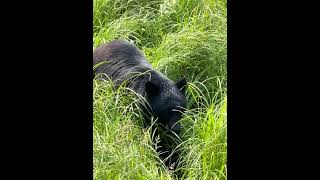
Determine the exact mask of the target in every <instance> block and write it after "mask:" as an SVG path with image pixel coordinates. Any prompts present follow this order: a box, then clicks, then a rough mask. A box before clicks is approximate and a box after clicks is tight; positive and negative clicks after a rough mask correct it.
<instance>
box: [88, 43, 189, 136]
mask: <svg viewBox="0 0 320 180" xmlns="http://www.w3.org/2000/svg"><path fill="white" fill-rule="evenodd" d="M99 63H101V65H98V66H97V68H96V69H95V70H94V74H100V73H104V74H106V75H107V76H108V77H109V78H111V79H112V80H113V81H114V82H115V84H116V85H119V84H121V83H122V82H123V81H125V80H130V83H129V84H128V86H129V87H130V88H131V89H133V90H134V91H135V92H137V93H139V94H141V95H142V96H144V97H146V100H147V102H148V103H149V105H150V106H151V111H152V112H153V115H154V117H155V118H158V122H159V123H162V124H163V125H164V126H165V127H168V128H171V129H172V130H173V131H175V132H176V133H179V129H180V125H179V123H177V122H178V120H179V119H180V118H181V113H180V112H179V111H184V109H185V108H186V105H187V101H186V97H185V94H184V90H185V88H184V87H185V85H186V83H187V82H186V80H185V79H182V80H180V81H179V82H177V83H174V82H173V81H172V80H170V79H168V78H167V77H165V76H164V75H163V74H162V73H160V72H158V71H156V70H153V69H152V67H151V65H150V64H149V63H148V62H147V60H146V58H145V57H144V55H143V54H142V53H141V52H140V51H139V49H138V48H137V47H136V46H135V45H134V44H132V43H130V42H127V41H124V40H115V41H112V42H110V43H106V44H103V45H101V46H99V47H97V48H96V49H95V50H94V52H93V64H94V65H96V64H99ZM139 74H140V75H139ZM141 74H142V75H141Z"/></svg>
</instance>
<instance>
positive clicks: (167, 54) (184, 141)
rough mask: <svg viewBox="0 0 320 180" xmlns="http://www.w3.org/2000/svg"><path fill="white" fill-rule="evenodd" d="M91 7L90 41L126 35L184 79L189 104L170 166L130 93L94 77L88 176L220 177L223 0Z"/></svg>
mask: <svg viewBox="0 0 320 180" xmlns="http://www.w3.org/2000/svg"><path fill="white" fill-rule="evenodd" d="M93 12H94V14H93V24H94V28H93V29H94V32H93V33H94V37H93V44H94V47H93V48H95V47H96V46H98V45H100V44H102V43H104V42H108V41H111V40H114V39H127V40H133V41H134V42H135V44H136V45H137V46H138V47H139V48H140V49H141V50H142V51H143V53H144V54H145V56H146V57H147V59H148V61H149V62H150V63H151V64H152V66H153V67H154V68H155V69H157V70H159V71H161V72H162V73H164V74H165V75H167V76H168V77H169V78H171V79H172V80H178V79H179V78H182V77H186V78H187V79H188V89H187V97H188V109H189V110H188V111H187V112H185V113H184V116H183V119H181V123H182V125H183V127H182V133H181V135H180V137H181V141H180V142H179V143H180V144H179V145H178V147H177V148H176V151H177V152H179V154H181V156H180V161H179V163H178V164H176V170H174V171H172V170H170V169H168V168H167V167H166V166H165V165H164V163H163V162H162V161H161V160H160V159H159V152H158V151H156V150H157V146H158V144H159V141H161V139H159V138H158V137H156V136H155V135H154V132H153V131H152V128H151V127H149V128H144V127H143V126H142V118H141V115H140V114H139V111H137V109H138V108H139V107H138V106H137V104H136V103H135V102H136V101H137V97H136V95H135V94H134V92H130V90H128V89H126V88H125V87H124V86H123V87H121V88H117V89H116V88H114V87H113V84H112V83H111V82H110V81H96V80H94V84H93V91H94V107H93V112H94V145H93V148H94V179H177V177H176V172H179V173H180V175H181V179H226V174H227V169H226V159H227V156H226V149H227V143H226V142H227V136H226V132H227V131H226V127H227V125H226V122H227V115H226V108H227V107H226V102H227V95H226V91H227V84H226V74H227V72H226V59H227V55H226V53H227V49H226V47H227V41H226V40H227V36H226V31H227V20H226V19H227V18H226V0H129V1H127V0H94V11H93ZM128 91H129V92H130V93H128ZM138 99H139V98H138Z"/></svg>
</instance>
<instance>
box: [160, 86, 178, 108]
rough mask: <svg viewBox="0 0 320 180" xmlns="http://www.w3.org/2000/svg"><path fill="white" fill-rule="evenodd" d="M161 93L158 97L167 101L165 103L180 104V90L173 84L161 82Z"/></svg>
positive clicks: (170, 104)
mask: <svg viewBox="0 0 320 180" xmlns="http://www.w3.org/2000/svg"><path fill="white" fill-rule="evenodd" d="M160 86H161V89H162V91H161V95H160V99H161V101H162V102H166V103H168V104H167V105H169V106H172V107H175V106H180V105H181V104H180V102H181V101H180V100H181V92H180V91H179V90H178V88H177V87H175V85H172V84H167V83H161V84H160Z"/></svg>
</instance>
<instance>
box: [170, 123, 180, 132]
mask: <svg viewBox="0 0 320 180" xmlns="http://www.w3.org/2000/svg"><path fill="white" fill-rule="evenodd" d="M180 129H181V126H180V124H175V125H173V126H172V127H171V130H172V131H174V132H175V133H178V132H179V131H180Z"/></svg>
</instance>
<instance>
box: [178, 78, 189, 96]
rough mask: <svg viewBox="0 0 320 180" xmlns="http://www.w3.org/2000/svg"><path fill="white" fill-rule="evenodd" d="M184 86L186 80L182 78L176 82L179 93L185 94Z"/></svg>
mask: <svg viewBox="0 0 320 180" xmlns="http://www.w3.org/2000/svg"><path fill="white" fill-rule="evenodd" d="M186 85H187V80H186V78H183V79H181V80H179V81H178V82H176V86H177V87H178V89H179V90H180V91H181V92H183V93H184V92H185V90H186Z"/></svg>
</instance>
